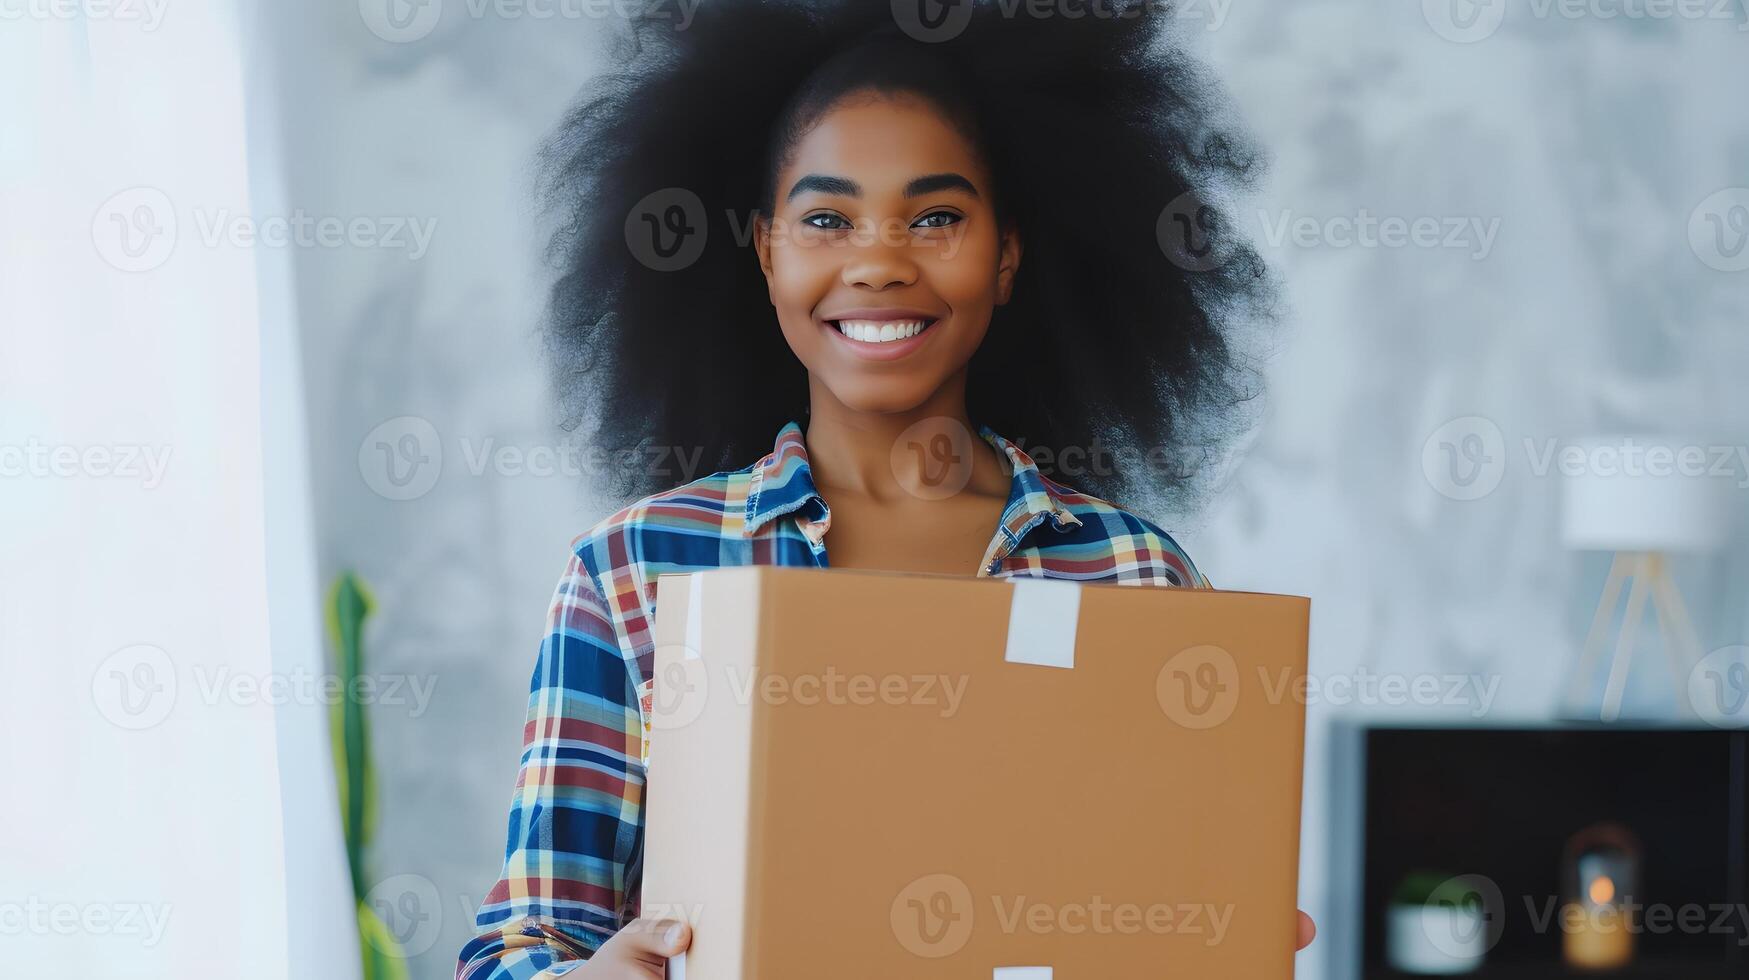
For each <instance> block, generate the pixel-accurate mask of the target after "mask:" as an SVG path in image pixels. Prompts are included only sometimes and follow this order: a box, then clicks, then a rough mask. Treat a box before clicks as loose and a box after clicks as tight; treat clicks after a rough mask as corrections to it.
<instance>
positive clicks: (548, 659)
mask: <svg viewBox="0 0 1749 980" xmlns="http://www.w3.org/2000/svg"><path fill="white" fill-rule="evenodd" d="M978 434H979V435H980V436H981V437H982V438H983V439H984V440H985V441H986V442H988V443H989V444H990V445H991V446H992V447H994V448H995V449H996V450H997V451H998V453H1000V454H1002V455H1003V456H1005V457H1006V459H1007V461H1008V465H1009V467H1010V468H1011V470H1012V473H1013V482H1012V486H1011V489H1010V491H1009V496H1008V504H1007V507H1006V508H1005V509H1004V510H1003V512H1002V518H1001V522H1000V526H999V527H998V528H997V529H996V532H995V535H994V537H993V538H992V539H991V541H990V545H989V548H988V549H987V551H986V552H985V555H984V561H983V564H982V565H981V566H980V567H979V570H978V576H979V577H981V578H982V577H989V578H1016V577H1027V576H1030V577H1034V578H1055V579H1073V580H1076V581H1081V582H1105V583H1116V584H1121V585H1156V586H1180V587H1183V586H1189V587H1194V588H1208V587H1210V586H1209V583H1208V581H1207V580H1206V579H1205V578H1203V576H1202V575H1201V573H1199V572H1198V571H1197V570H1196V567H1195V566H1194V565H1192V564H1191V561H1190V559H1189V558H1188V557H1187V556H1186V555H1185V554H1184V552H1183V551H1182V550H1180V549H1179V547H1178V545H1177V544H1176V543H1175V542H1174V541H1173V540H1172V538H1171V536H1169V535H1168V534H1167V533H1166V532H1165V531H1163V530H1161V529H1160V528H1159V527H1157V526H1155V525H1154V524H1151V523H1149V522H1148V521H1146V520H1144V519H1142V518H1140V517H1138V516H1136V515H1134V514H1132V513H1129V512H1128V511H1125V510H1123V509H1121V508H1119V507H1117V506H1116V505H1114V504H1112V503H1109V502H1107V501H1104V500H1101V499H1099V498H1097V497H1092V496H1088V495H1086V494H1081V493H1076V492H1075V491H1073V490H1070V489H1069V488H1067V487H1064V486H1062V485H1061V484H1058V483H1056V482H1055V481H1053V480H1051V479H1049V478H1048V477H1046V476H1044V475H1043V474H1042V473H1040V472H1039V470H1038V467H1037V466H1036V465H1035V464H1034V463H1033V461H1032V460H1031V458H1030V457H1028V456H1027V455H1026V454H1025V453H1024V452H1022V451H1021V450H1020V448H1019V447H1018V446H1015V445H1014V444H1013V443H1011V442H1009V441H1008V440H1007V439H1004V438H1003V437H1001V436H999V435H997V434H996V433H994V432H992V431H991V430H990V428H989V427H988V426H980V427H979V432H978ZM830 523H831V515H830V511H829V510H828V508H827V505H826V500H825V498H824V497H822V496H821V495H820V493H819V491H818V490H817V489H816V488H815V486H814V482H813V479H812V476H811V475H810V473H809V470H808V455H807V449H806V447H805V445H804V443H803V437H802V429H801V426H800V425H799V424H798V423H796V422H790V423H788V424H786V425H785V426H784V427H783V428H782V429H781V430H779V432H778V434H777V442H776V444H775V446H774V447H773V448H772V451H771V452H770V453H769V454H767V455H766V456H764V457H763V458H761V459H760V460H759V461H758V462H756V463H754V464H753V465H751V466H748V467H745V468H743V469H739V470H734V471H726V472H720V473H713V474H711V475H710V476H706V477H703V478H701V479H698V480H694V481H693V482H691V483H688V484H685V485H684V486H681V487H678V488H676V489H673V490H668V491H665V492H663V493H658V494H653V495H651V496H649V497H646V498H644V499H642V500H640V501H638V502H636V503H634V504H631V505H630V506H628V507H625V508H623V509H621V510H620V511H618V512H616V513H614V514H612V515H610V516H608V517H607V518H605V519H603V520H602V521H601V522H599V523H598V524H596V526H595V527H594V528H592V529H591V530H590V531H589V532H587V533H586V534H584V535H583V536H581V537H580V538H578V539H577V540H576V541H575V542H574V543H573V545H572V554H571V558H570V561H569V563H568V564H567V565H566V567H565V571H564V574H563V576H562V577H561V578H560V579H559V584H558V589H557V590H556V591H555V592H554V594H553V602H552V608H551V612H550V613H549V614H548V617H547V628H546V635H545V638H544V640H543V641H542V643H541V648H540V656H539V658H538V660H537V661H536V663H535V668H534V677H533V680H532V682H531V684H530V689H529V700H528V721H527V723H526V724H525V725H524V727H523V750H522V762H521V770H520V772H519V773H518V776H517V780H516V791H515V794H514V796H513V797H512V799H511V803H510V833H509V842H508V844H507V846H506V849H505V859H504V869H503V874H502V876H501V877H500V879H499V881H498V883H497V884H495V885H493V886H492V889H491V891H490V892H489V893H488V894H487V896H486V898H485V900H484V901H483V902H482V903H481V905H480V909H479V914H478V916H477V919H476V926H477V935H476V937H475V938H474V939H473V940H472V941H470V942H469V943H468V944H467V945H466V946H465V947H464V948H463V949H462V952H461V959H460V963H459V964H458V966H457V968H456V976H457V977H458V980H525V978H530V977H535V976H542V977H554V976H559V975H562V974H564V973H567V972H569V971H570V970H572V969H574V968H575V967H577V966H579V965H581V964H582V962H583V961H584V960H585V959H587V958H588V957H589V956H590V955H591V954H592V953H593V952H594V951H595V950H596V949H597V948H598V947H599V946H600V945H601V943H602V942H603V941H605V940H606V939H607V938H608V937H609V936H611V935H613V933H614V932H615V931H617V930H618V929H619V928H620V926H621V925H622V924H623V923H624V922H626V921H629V920H630V918H632V917H634V916H635V915H636V913H637V908H638V891H639V886H640V884H641V878H642V874H641V866H642V862H641V845H642V828H643V814H642V806H643V799H644V762H645V759H646V758H647V756H646V754H645V751H644V749H645V746H646V745H647V744H648V739H649V727H648V718H649V712H650V705H651V697H652V691H653V682H652V679H651V668H652V664H653V660H654V648H655V645H654V639H653V636H652V631H653V629H654V623H655V606H656V579H657V576H659V575H661V574H663V573H668V572H690V571H699V570H703V569H710V568H718V567H723V566H735V565H785V566H802V567H810V568H825V567H827V561H826V548H825V537H826V530H827V528H828V527H829V525H830Z"/></svg>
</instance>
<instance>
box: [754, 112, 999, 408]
mask: <svg viewBox="0 0 1749 980" xmlns="http://www.w3.org/2000/svg"><path fill="white" fill-rule="evenodd" d="M776 188H777V193H776V202H775V207H774V210H773V213H772V214H771V215H770V216H769V217H768V218H766V219H763V220H762V221H761V224H760V227H759V234H758V235H757V236H756V240H757V245H758V251H759V261H760V265H761V266H762V267H763V268H764V270H765V278H766V283H767V285H768V287H769V290H770V294H771V303H772V306H774V307H775V308H776V310H777V319H778V323H779V324H780V325H781V326H782V328H783V333H784V337H785V339H786V340H787V341H788V342H789V346H790V349H791V350H793V351H794V352H795V354H796V357H797V358H799V359H800V360H801V362H802V364H803V365H805V366H806V367H807V369H808V372H809V374H810V375H811V376H812V380H813V382H814V383H815V384H816V385H820V384H823V385H824V386H825V387H826V389H827V390H829V391H830V392H831V394H832V395H833V396H834V397H835V398H837V399H838V401H840V402H841V403H843V404H844V405H845V406H846V407H847V408H850V409H852V410H854V411H861V412H878V413H901V412H905V411H908V410H910V409H914V408H917V407H918V406H920V405H922V404H924V403H925V402H926V401H927V400H928V399H929V398H930V396H931V395H933V394H935V393H936V392H937V391H938V390H940V389H941V388H942V386H943V384H944V383H946V382H948V381H949V380H950V379H954V378H955V377H956V376H958V375H960V374H961V372H963V371H964V369H965V366H966V362H967V361H969V360H970V359H971V356H972V353H973V352H974V351H976V350H977V349H978V344H979V343H981V342H982V341H983V339H984V333H985V331H986V330H987V329H988V328H989V325H990V314H991V312H992V311H993V310H994V309H995V307H996V306H998V305H999V304H1002V303H1005V302H1007V301H1008V296H1009V293H1010V291H1011V289H1012V288H1013V283H1014V270H1015V267H1016V266H1017V265H1018V264H1019V262H1020V241H1019V237H1018V236H1017V235H1015V234H1013V233H1012V232H1010V233H1008V234H1004V233H1003V232H1002V231H1001V230H1000V229H999V228H998V227H997V225H996V212H995V201H994V197H993V193H994V192H993V188H992V187H991V183H990V177H989V174H988V172H987V170H986V169H985V167H984V165H983V164H982V162H981V161H980V160H979V158H978V154H977V151H976V149H975V148H974V147H973V146H972V145H971V144H970V143H969V142H968V141H967V140H966V138H965V137H964V136H962V135H961V134H960V133H959V132H958V131H957V130H956V129H955V128H954V127H953V126H952V125H951V124H950V123H949V122H948V121H947V120H946V119H944V118H943V117H942V116H941V115H940V114H939V113H938V112H937V110H936V109H935V108H934V107H933V106H932V105H931V104H930V103H928V102H926V101H923V100H921V99H918V98H913V97H906V96H888V95H885V94H878V93H867V94H862V93H859V94H857V95H855V96H852V97H850V98H847V99H844V100H841V101H840V102H839V103H838V104H837V105H835V106H834V107H833V108H831V109H828V110H827V111H826V113H825V114H824V115H822V116H821V117H820V118H819V119H818V120H817V121H816V123H815V125H814V126H813V128H812V129H810V130H808V131H807V133H806V134H805V135H804V136H802V138H801V140H800V141H799V142H798V143H797V144H796V145H795V146H794V147H793V148H792V150H791V153H790V157H789V160H788V161H787V162H786V164H785V165H784V168H783V170H782V171H781V172H780V173H779V174H778V175H777V181H776Z"/></svg>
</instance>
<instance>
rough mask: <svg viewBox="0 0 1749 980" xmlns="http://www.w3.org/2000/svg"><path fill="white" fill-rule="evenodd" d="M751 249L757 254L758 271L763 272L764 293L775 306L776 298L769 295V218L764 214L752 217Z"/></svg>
mask: <svg viewBox="0 0 1749 980" xmlns="http://www.w3.org/2000/svg"><path fill="white" fill-rule="evenodd" d="M753 251H754V252H756V253H757V254H758V256H759V271H760V272H762V273H764V274H765V295H766V297H767V298H768V299H770V300H771V305H773V306H776V305H777V298H776V297H774V296H772V295H771V219H770V218H769V217H767V216H766V215H764V214H756V215H754V217H753Z"/></svg>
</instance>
